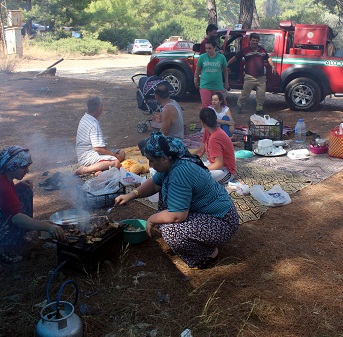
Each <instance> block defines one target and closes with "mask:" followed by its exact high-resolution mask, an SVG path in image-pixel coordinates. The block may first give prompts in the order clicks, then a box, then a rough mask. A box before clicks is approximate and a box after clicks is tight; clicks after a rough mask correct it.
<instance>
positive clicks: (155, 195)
mask: <svg viewBox="0 0 343 337" xmlns="http://www.w3.org/2000/svg"><path fill="white" fill-rule="evenodd" d="M146 180H147V179H146V178H145V177H143V178H142V182H141V183H142V184H143V183H145V181H146ZM159 199H160V195H159V193H155V194H153V195H151V196H150V197H148V200H149V201H151V202H158V201H159Z"/></svg>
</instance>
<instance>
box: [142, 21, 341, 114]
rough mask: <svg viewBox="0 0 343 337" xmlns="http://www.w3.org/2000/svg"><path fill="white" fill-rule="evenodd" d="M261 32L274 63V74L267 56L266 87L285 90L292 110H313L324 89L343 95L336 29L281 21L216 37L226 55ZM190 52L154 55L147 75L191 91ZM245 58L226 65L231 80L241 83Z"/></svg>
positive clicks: (181, 90)
mask: <svg viewBox="0 0 343 337" xmlns="http://www.w3.org/2000/svg"><path fill="white" fill-rule="evenodd" d="M252 32H255V33H258V34H259V35H260V45H261V46H263V47H264V48H265V49H266V51H267V52H268V54H269V55H270V57H271V58H272V59H273V62H274V64H275V66H276V74H273V73H272V69H271V68H270V66H269V65H268V63H267V62H266V76H267V82H266V83H267V88H266V90H267V92H271V93H284V95H285V100H286V102H287V104H288V106H289V107H290V108H291V109H292V110H303V111H308V110H313V109H315V108H316V107H317V106H318V105H319V104H320V102H321V101H323V100H324V98H325V97H326V96H327V95H334V96H337V97H343V81H342V78H343V52H342V51H339V50H338V51H336V50H335V48H334V43H333V40H334V37H335V35H334V33H333V31H332V29H331V28H330V27H329V26H327V25H320V24H315V25H307V24H296V25H295V24H294V23H293V22H292V21H289V20H288V21H282V22H280V24H279V29H254V30H240V29H236V30H235V29H233V30H231V29H221V30H218V32H217V43H218V46H219V48H220V52H222V53H223V54H224V55H225V57H226V59H227V61H228V60H229V59H230V58H231V57H233V56H234V55H235V54H236V53H237V52H238V51H239V50H240V49H241V48H244V47H247V46H248V45H249V35H250V34H251V33H252ZM197 47H198V46H197V45H194V48H193V52H165V53H159V54H157V55H154V56H153V57H152V58H151V60H150V62H149V64H148V66H147V73H148V75H150V76H152V75H157V76H160V77H162V78H166V79H167V80H168V81H169V82H170V83H171V84H172V85H173V86H174V88H175V97H176V98H181V97H182V96H183V95H185V94H186V92H187V91H189V92H193V91H195V90H196V89H195V87H194V83H193V77H194V72H195V68H196V64H197V60H198V58H199V53H198V49H197ZM244 67H245V60H244V58H242V59H240V60H237V61H236V62H234V63H233V64H231V65H230V70H231V72H230V75H229V83H230V87H231V88H233V89H242V87H243V82H244Z"/></svg>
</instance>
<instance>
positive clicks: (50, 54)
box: [23, 41, 60, 60]
mask: <svg viewBox="0 0 343 337" xmlns="http://www.w3.org/2000/svg"><path fill="white" fill-rule="evenodd" d="M23 50H24V51H23V58H24V59H26V60H49V59H53V58H58V57H59V56H60V55H58V53H57V52H55V51H52V50H50V51H48V50H45V49H42V48H39V47H37V46H34V45H29V44H28V43H27V41H24V42H23Z"/></svg>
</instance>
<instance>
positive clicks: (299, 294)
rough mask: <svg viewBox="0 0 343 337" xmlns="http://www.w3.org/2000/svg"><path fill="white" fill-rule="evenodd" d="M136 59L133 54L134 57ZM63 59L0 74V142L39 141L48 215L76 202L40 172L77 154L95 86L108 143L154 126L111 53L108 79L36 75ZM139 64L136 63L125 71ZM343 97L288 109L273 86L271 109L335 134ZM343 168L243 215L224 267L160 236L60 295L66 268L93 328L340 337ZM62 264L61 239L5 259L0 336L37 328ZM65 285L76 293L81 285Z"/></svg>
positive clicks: (88, 331) (191, 106) (192, 114)
mask: <svg viewBox="0 0 343 337" xmlns="http://www.w3.org/2000/svg"><path fill="white" fill-rule="evenodd" d="M114 59H115V61H116V62H118V64H120V61H119V60H117V59H116V58H114ZM134 60H135V59H132V58H130V59H127V60H125V61H124V62H126V63H129V62H131V64H135V63H134ZM111 61H113V60H111ZM53 62H54V60H52V61H51V62H50V61H44V62H43V61H42V65H41V67H39V63H38V68H36V71H35V72H21V73H17V74H14V75H4V74H1V77H0V122H1V124H0V130H1V139H0V147H1V148H2V147H4V146H6V145H9V144H21V145H25V146H28V147H29V148H30V152H31V153H32V156H33V160H34V163H33V165H32V167H31V172H30V174H29V178H31V179H32V180H33V182H34V185H35V188H34V192H35V204H34V207H35V216H36V217H37V218H40V219H48V217H49V216H50V215H51V214H52V213H53V212H55V211H58V210H62V209H66V208H71V207H72V206H73V204H72V203H71V198H70V195H69V194H67V193H66V190H61V191H53V192H47V191H44V190H43V189H42V188H39V187H38V183H39V182H40V181H43V180H44V179H46V177H43V176H42V174H43V172H45V171H49V172H50V174H52V173H53V172H55V171H59V170H61V169H62V168H64V167H66V166H67V165H70V164H74V163H76V155H75V152H74V142H75V134H76V128H77V125H78V122H79V119H80V118H81V116H82V115H83V113H84V112H85V102H86V100H87V98H88V97H90V96H92V95H100V96H102V97H103V99H104V104H105V111H104V114H103V116H102V117H101V122H102V126H103V130H104V133H105V135H106V136H107V137H108V144H109V145H110V147H128V146H132V145H135V144H136V143H137V142H138V141H139V140H140V139H141V138H142V137H144V136H145V135H144V134H139V133H137V131H136V125H137V123H139V122H141V121H144V120H145V118H146V116H145V115H144V114H143V112H142V111H139V110H138V109H137V107H136V99H135V91H136V90H135V86H134V85H133V83H132V82H131V83H130V80H127V81H122V79H120V78H117V77H115V74H114V73H113V72H112V68H111V64H110V65H107V66H106V65H104V67H103V69H108V70H104V72H103V73H102V77H103V78H104V79H107V82H106V81H100V80H99V81H90V80H86V79H78V78H75V77H76V75H75V74H74V75H71V76H73V77H74V78H69V77H68V78H62V77H59V72H57V75H58V76H56V77H53V78H35V77H34V75H35V74H36V73H37V70H38V69H40V70H43V69H45V68H46V67H47V66H48V65H50V64H51V63H53ZM74 62H75V65H80V62H81V61H78V60H74ZM93 63H94V64H96V63H95V60H94V62H93ZM61 66H62V64H61ZM81 68H82V67H81ZM31 69H32V68H31ZM57 69H59V68H57ZM26 70H28V68H27V69H26ZM141 70H142V67H141V66H138V67H135V66H130V67H128V69H127V72H128V73H125V75H122V74H121V75H120V76H124V77H127V76H131V75H133V74H134V73H135V72H137V71H139V72H140V71H141ZM117 74H118V73H117ZM69 75H70V74H69ZM69 75H68V76H69ZM82 76H84V74H83V75H82ZM83 78H84V77H83ZM237 98H238V93H235V92H233V93H231V97H230V106H231V107H232V108H233V111H234V107H235V103H236V100H237ZM342 102H343V101H342V100H337V99H328V100H327V102H326V104H323V105H321V107H320V110H319V111H316V112H311V113H298V112H291V111H289V109H288V108H287V107H286V105H285V103H284V100H283V97H282V96H275V95H271V94H268V95H267V100H266V105H265V111H266V113H269V114H270V115H271V116H273V117H283V119H284V122H285V124H287V125H290V126H293V125H294V124H295V122H296V120H297V119H298V118H300V117H304V119H305V122H306V125H307V129H308V130H311V131H313V132H317V133H319V134H320V135H321V136H322V138H328V134H329V130H330V129H332V128H333V127H334V126H335V125H337V124H338V123H339V122H340V121H341V120H342V114H343V108H342ZM181 105H182V106H183V108H184V115H185V124H186V125H188V124H190V123H198V118H197V116H198V111H199V107H200V102H199V100H198V98H197V97H192V96H189V97H187V98H186V99H185V100H184V101H183V102H181ZM248 109H250V110H248V111H247V113H246V114H244V115H238V116H235V115H234V117H235V121H236V123H238V124H243V125H245V124H246V123H247V120H248V118H249V115H250V113H252V111H253V101H252V100H251V102H250V103H249V107H248ZM342 178H343V174H342V172H341V173H339V174H336V175H334V176H332V177H331V178H329V179H327V180H325V181H323V182H321V183H319V184H317V185H312V186H310V187H307V188H305V189H303V190H301V191H300V192H298V193H296V194H294V195H292V203H291V204H289V205H287V206H283V207H280V208H273V209H269V210H268V211H267V212H266V213H265V214H264V215H263V216H262V218H261V219H260V220H257V221H254V222H248V223H244V224H243V225H241V226H240V229H239V231H238V233H237V235H236V236H235V237H234V238H233V240H232V241H231V243H230V244H228V245H226V246H225V247H223V248H222V249H221V255H220V261H219V263H218V265H217V266H216V268H213V269H210V270H203V271H200V270H192V269H189V268H187V267H186V266H185V264H184V263H183V262H182V261H180V260H179V259H178V258H176V257H170V256H168V255H167V254H165V253H164V252H163V249H164V248H165V247H164V244H163V242H162V240H161V238H156V239H155V240H149V241H147V242H145V243H143V244H141V245H136V246H130V247H128V248H126V250H125V251H124V252H123V253H122V254H121V257H120V259H119V260H116V259H114V260H113V261H112V260H111V261H108V262H107V263H105V264H103V265H101V267H100V269H99V270H98V271H95V272H94V273H92V274H88V275H87V274H85V273H83V272H80V271H77V270H68V269H63V272H62V273H58V275H57V276H56V277H55V278H54V279H53V282H52V285H51V297H52V299H54V298H55V297H56V293H57V291H58V289H59V288H60V286H61V285H62V283H63V282H64V281H66V280H67V279H73V280H74V281H75V282H77V284H78V285H79V288H80V298H79V301H78V304H77V306H76V312H77V314H78V315H79V316H80V317H81V319H82V323H83V327H84V336H92V337H93V336H94V337H98V336H112V337H114V336H161V337H167V336H171V337H177V336H179V335H180V333H181V332H182V331H183V330H184V329H186V328H187V327H188V328H190V329H191V330H192V333H193V336H194V337H205V336H206V337H207V336H216V337H227V336H261V337H262V336H263V337H264V336H278V337H284V336H317V337H320V336H327V337H329V336H330V337H333V336H337V337H338V336H342V331H343V322H342V313H343V303H342V301H343V298H342V295H341V290H342V280H343V267H342V264H341V261H342V256H343V253H342V251H343V250H342V248H343V230H342V215H341V209H342V201H343V200H342V199H343V196H342V193H341V186H342ZM102 212H103V211H101V210H100V211H98V213H102ZM151 212H153V210H152V209H150V208H147V207H146V206H144V205H141V204H139V203H137V202H133V203H131V204H130V205H128V206H126V207H120V208H118V209H116V210H115V212H114V213H112V214H111V217H112V218H113V219H116V220H122V219H126V218H132V217H134V218H135V217H137V218H143V219H146V218H147V217H148V216H149V214H151ZM137 261H140V262H144V265H140V264H139V263H137ZM57 266H58V261H57V257H56V251H55V247H54V246H51V245H44V246H42V247H40V250H39V251H38V252H33V253H31V254H29V255H28V256H27V259H26V260H25V262H23V263H20V264H17V265H13V266H10V267H7V266H5V267H4V268H3V270H2V273H1V290H0V312H1V315H0V336H4V337H7V336H33V335H34V329H35V326H36V324H37V322H38V320H39V310H40V309H39V308H37V307H36V306H35V305H36V304H37V303H40V302H42V301H43V300H44V298H45V291H46V287H47V283H48V280H49V278H50V275H51V273H52V271H53V270H54V269H55V268H56V267H57ZM64 296H65V297H67V298H68V300H69V301H71V302H73V297H74V295H73V294H72V290H71V289H66V290H65V292H64Z"/></svg>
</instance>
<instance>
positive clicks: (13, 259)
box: [0, 252, 23, 264]
mask: <svg viewBox="0 0 343 337" xmlns="http://www.w3.org/2000/svg"><path fill="white" fill-rule="evenodd" d="M22 259H23V257H22V256H20V255H18V254H16V253H15V252H3V253H1V254H0V262H2V263H5V264H13V263H17V262H20V261H22Z"/></svg>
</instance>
